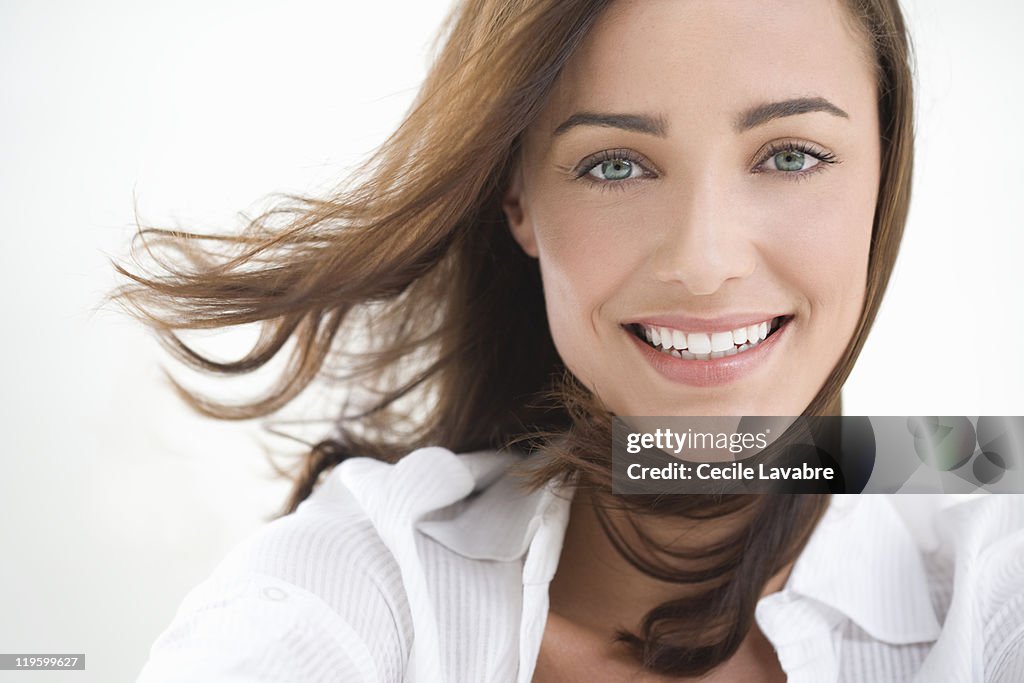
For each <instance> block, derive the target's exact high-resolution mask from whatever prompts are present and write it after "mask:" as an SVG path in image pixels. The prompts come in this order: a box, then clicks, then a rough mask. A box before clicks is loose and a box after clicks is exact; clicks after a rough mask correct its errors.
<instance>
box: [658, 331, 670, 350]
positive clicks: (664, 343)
mask: <svg viewBox="0 0 1024 683" xmlns="http://www.w3.org/2000/svg"><path fill="white" fill-rule="evenodd" d="M658 331H659V332H661V348H663V349H666V350H668V349H671V348H672V338H673V334H672V330H671V329H670V328H668V327H662V328H660V329H659V330H658Z"/></svg>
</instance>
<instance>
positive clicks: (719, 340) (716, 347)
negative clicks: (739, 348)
mask: <svg viewBox="0 0 1024 683" xmlns="http://www.w3.org/2000/svg"><path fill="white" fill-rule="evenodd" d="M732 348H735V344H733V343H732V332H715V333H714V334H712V335H711V351H712V352H714V351H725V350H727V349H732Z"/></svg>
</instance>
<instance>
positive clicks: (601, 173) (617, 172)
mask: <svg viewBox="0 0 1024 683" xmlns="http://www.w3.org/2000/svg"><path fill="white" fill-rule="evenodd" d="M590 174H591V175H594V176H597V177H598V178H601V179H602V180H625V179H627V178H629V177H631V176H632V175H633V162H631V161H627V160H626V159H609V160H608V161H603V162H601V163H600V164H598V165H597V166H595V167H594V168H593V170H591V172H590Z"/></svg>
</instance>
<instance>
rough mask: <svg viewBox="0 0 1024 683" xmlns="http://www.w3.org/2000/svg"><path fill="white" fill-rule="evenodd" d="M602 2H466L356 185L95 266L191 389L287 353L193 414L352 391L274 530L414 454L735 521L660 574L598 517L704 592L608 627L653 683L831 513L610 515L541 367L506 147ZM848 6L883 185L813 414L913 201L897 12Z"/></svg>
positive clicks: (703, 660)
mask: <svg viewBox="0 0 1024 683" xmlns="http://www.w3.org/2000/svg"><path fill="white" fill-rule="evenodd" d="M608 2H609V0H464V1H463V2H461V3H460V4H459V5H458V6H457V7H456V9H455V10H454V11H453V12H452V14H451V15H450V17H449V19H448V21H447V22H446V24H445V26H444V28H443V31H442V33H441V35H440V40H441V43H439V44H440V45H441V49H440V50H439V52H438V56H437V58H436V60H435V63H434V65H433V68H432V69H431V71H430V73H429V75H428V77H427V79H426V81H425V83H424V85H423V87H422V89H421V90H420V93H419V95H418V97H417V99H416V100H415V102H414V104H413V106H412V108H411V109H410V111H409V113H408V114H407V116H406V118H405V120H404V121H403V123H402V124H401V126H400V127H399V128H398V129H397V131H396V132H395V133H394V134H393V135H392V136H391V137H390V138H389V139H388V140H387V141H386V142H385V143H384V144H383V145H382V146H381V147H380V148H379V150H378V151H377V152H376V153H375V154H374V155H373V156H372V157H371V159H370V160H369V163H368V164H367V165H366V169H367V170H366V171H365V172H364V173H363V174H361V175H359V176H358V177H356V178H353V179H352V180H351V181H350V182H348V183H346V184H345V185H343V186H341V187H339V188H338V190H337V192H336V193H334V195H333V196H331V197H329V198H305V197H296V196H287V197H285V198H284V199H283V200H282V201H281V202H280V203H279V204H278V205H277V206H276V207H275V208H273V209H271V210H269V211H267V212H265V213H263V214H261V215H260V216H258V217H256V218H255V219H253V220H251V221H250V222H249V223H248V224H247V225H246V226H245V228H244V230H243V231H241V232H240V233H239V234H222V235H200V234H193V233H186V232H182V231H178V230H165V229H157V228H145V229H142V228H140V229H139V231H138V233H137V234H136V236H135V241H133V243H132V255H133V257H134V258H135V263H136V267H135V268H129V267H125V266H122V265H120V264H117V263H115V264H114V267H115V268H116V269H117V271H118V272H119V273H120V274H121V275H123V276H125V277H127V278H129V279H130V280H131V282H129V283H127V284H125V285H124V286H122V287H121V288H119V289H118V290H117V291H116V292H114V293H113V297H114V298H115V299H116V300H117V301H119V302H120V303H122V304H123V305H125V306H126V307H128V308H129V310H130V311H131V312H132V313H133V314H134V315H136V316H137V317H138V318H140V319H141V320H143V321H144V322H145V323H147V324H148V325H149V326H150V327H151V328H152V329H153V330H154V331H155V333H156V334H157V336H158V338H159V340H160V341H161V342H162V344H163V345H164V346H165V347H166V348H167V349H168V350H169V351H170V352H171V353H172V354H173V355H174V356H175V357H176V358H177V359H178V360H180V361H181V362H182V363H184V364H185V365H187V366H190V367H192V368H195V369H198V370H200V371H204V372H206V373H211V374H218V375H241V374H246V373H251V372H254V371H256V370H258V369H260V368H262V367H264V366H266V364H267V363H268V362H269V361H271V360H272V359H274V358H275V357H277V356H278V355H279V354H287V364H286V366H285V368H284V369H283V370H282V371H281V372H280V373H279V374H278V375H277V378H276V381H275V383H274V384H273V385H272V386H271V387H270V388H269V390H268V391H267V392H266V393H264V394H263V395H261V396H258V397H255V398H253V399H252V400H251V401H247V402H244V403H241V404H228V403H225V402H221V401H215V400H212V399H210V398H209V397H204V396H202V395H200V394H199V393H198V392H194V391H191V390H188V389H186V388H185V387H183V386H181V385H179V384H175V386H176V387H177V389H178V390H179V393H180V394H181V395H182V397H183V398H184V399H185V400H186V401H187V402H188V403H189V404H190V405H191V406H193V407H194V408H195V409H196V410H197V411H199V412H200V413H202V414H205V415H209V416H213V417H217V418H222V419H249V418H255V417H261V416H267V415H270V414H273V413H276V412H277V411H278V410H279V409H281V408H282V407H284V406H285V405H287V404H289V403H290V402H291V401H292V400H293V399H294V398H295V397H296V396H298V395H299V394H300V393H301V392H302V391H303V390H304V389H305V388H306V387H307V386H309V385H310V383H311V382H313V381H314V380H315V379H318V378H321V379H323V378H326V379H329V380H330V381H332V382H335V383H338V382H340V383H343V384H344V385H345V386H346V387H349V388H352V389H353V392H352V394H351V398H350V399H349V400H347V401H346V402H345V403H344V405H343V406H341V407H340V411H339V414H338V415H337V423H336V424H337V426H336V428H335V430H334V432H333V433H332V434H331V435H330V436H329V437H328V438H325V439H323V440H322V441H320V442H319V443H316V444H315V445H314V446H312V448H311V449H310V451H309V452H308V454H307V455H306V456H305V457H304V459H303V460H302V462H301V466H300V468H299V469H298V471H297V472H295V473H293V479H294V486H293V489H292V492H291V495H290V497H289V499H288V501H287V503H286V505H285V507H284V511H285V512H286V513H288V512H291V511H294V510H295V508H296V507H297V505H298V504H299V502H301V501H302V500H303V499H305V498H306V497H307V496H308V495H309V494H310V493H311V491H312V490H313V488H314V487H315V486H316V484H317V481H318V479H319V478H320V476H321V475H322V474H323V473H324V472H326V471H327V470H329V469H330V468H332V467H333V466H334V465H336V464H338V463H339V462H341V461H342V460H343V459H344V458H346V457H350V456H368V457H373V458H378V459H381V460H385V461H388V462H394V461H396V460H397V459H399V458H401V457H402V456H403V455H404V454H405V453H407V452H409V451H410V450H412V449H414V448H417V447H419V446H424V445H440V446H444V447H446V448H449V449H451V450H452V451H454V452H468V451H474V450H479V449H485V448H494V449H500V448H508V447H510V446H512V445H516V446H518V447H519V449H520V450H522V451H523V453H524V456H525V457H524V462H527V461H528V462H529V464H530V467H529V469H528V470H526V469H524V470H522V471H517V472H516V474H517V476H522V477H523V478H524V479H525V480H526V483H527V486H529V487H532V488H536V487H539V486H542V485H543V484H544V483H546V482H548V481H550V480H553V479H554V480H559V481H562V482H566V483H572V484H574V485H576V486H579V487H586V488H588V489H590V490H591V491H593V493H594V494H595V496H594V497H595V500H599V501H600V502H601V505H599V506H598V510H599V511H600V510H602V509H605V508H612V507H615V506H621V507H624V508H625V509H627V510H629V511H632V512H634V513H636V514H638V515H645V514H647V515H651V514H653V515H672V516H681V517H689V518H691V519H707V518H714V517H730V516H732V517H734V518H737V519H742V520H743V523H742V524H740V525H739V526H738V527H737V530H736V531H735V533H733V534H732V535H731V536H729V537H728V538H726V539H725V540H723V541H720V542H716V543H715V545H714V547H708V548H698V549H689V550H687V551H685V552H682V551H679V549H675V550H673V549H670V548H657V547H655V548H650V547H649V548H648V550H650V551H652V552H653V553H655V554H662V555H667V556H668V557H669V561H668V562H667V563H666V562H664V561H662V562H657V563H656V562H653V561H651V560H650V559H648V558H646V557H644V556H643V554H642V553H639V552H637V551H636V550H635V549H634V548H631V547H629V544H627V543H624V542H623V540H622V538H623V536H622V534H621V533H619V531H618V530H617V529H616V528H615V525H612V524H609V523H608V520H607V518H606V517H605V516H604V515H600V518H601V519H602V524H603V525H604V527H605V530H606V532H607V534H608V536H609V539H610V540H611V541H612V542H613V544H614V545H615V547H616V548H617V549H618V550H619V552H620V553H622V554H623V557H625V558H626V559H627V560H628V561H630V562H631V563H632V564H634V565H635V566H637V567H638V568H640V569H641V570H642V571H644V572H646V573H648V574H649V575H651V576H655V577H657V578H660V579H662V580H665V581H673V582H676V583H679V584H689V585H691V586H697V587H698V588H699V589H700V590H698V591H697V593H696V594H693V593H690V594H688V596H689V597H686V598H684V599H680V600H674V601H670V602H668V603H665V604H663V605H659V606H658V607H657V608H655V609H653V610H652V611H651V612H650V613H648V614H647V615H646V618H645V620H644V623H643V625H642V629H641V633H640V634H633V633H630V632H629V631H627V630H620V631H619V634H618V640H620V641H621V642H623V643H625V644H626V645H627V646H628V647H629V648H631V649H632V651H633V652H634V653H635V655H636V658H637V660H638V661H639V662H640V663H641V664H642V665H643V666H644V667H646V668H648V669H650V670H652V671H655V672H659V673H662V674H667V675H698V674H702V673H705V672H707V671H709V670H710V669H712V668H713V667H715V666H716V665H718V664H720V663H721V662H723V661H725V660H726V659H727V658H728V657H729V656H731V655H732V654H733V653H734V652H735V651H736V649H737V648H738V647H739V645H740V643H741V642H742V640H743V639H744V637H745V636H746V634H747V632H748V631H749V629H750V628H751V625H752V624H753V615H754V607H755V605H756V602H757V599H758V597H759V595H760V594H761V592H762V590H763V588H764V586H765V584H766V582H767V581H768V580H769V578H770V577H772V576H773V575H775V574H776V573H777V572H778V571H779V570H780V569H781V568H783V567H785V566H786V565H787V564H788V563H789V562H791V561H792V560H793V559H794V558H795V557H796V556H797V555H798V554H799V552H800V550H801V549H802V548H803V545H804V544H805V542H806V540H807V538H808V537H809V535H810V533H811V531H812V530H813V528H814V526H815V524H816V523H817V520H818V519H819V517H820V515H821V514H822V513H823V511H824V510H825V508H826V507H827V504H828V499H827V497H826V496H817V495H799V496H798V495H791V496H718V497H706V496H674V497H657V496H647V497H644V496H637V497H618V496H616V497H615V498H616V499H617V500H613V498H612V496H611V495H610V452H609V444H610V443H611V438H610V426H609V425H610V416H609V415H608V413H607V412H606V411H604V410H603V409H602V408H601V406H600V402H599V401H598V400H597V397H595V396H592V395H591V394H590V393H589V392H588V391H587V390H586V389H585V388H584V387H583V386H581V384H580V383H579V382H578V381H577V380H576V379H575V378H574V377H573V376H572V375H571V374H570V373H568V372H567V370H566V368H565V367H564V365H563V364H562V361H561V359H560V358H559V357H558V354H557V352H556V351H555V348H554V344H553V342H552V340H551V337H550V333H549V330H548V325H547V319H546V313H545V307H544V296H543V291H542V288H541V280H540V274H539V269H538V266H537V263H536V261H534V260H533V259H530V258H528V257H527V256H526V255H525V254H523V253H522V251H521V250H520V249H519V247H518V246H517V245H516V244H515V242H514V241H513V240H512V238H511V236H510V234H509V230H508V226H507V224H506V221H505V217H504V215H503V213H502V211H501V206H500V205H501V198H502V195H503V191H504V189H505V187H506V185H507V183H508V179H509V173H510V169H511V168H512V165H513V163H514V159H515V156H516V154H517V152H518V149H519V141H520V138H521V135H522V134H523V132H524V130H525V129H526V128H527V127H528V126H529V125H530V123H531V122H532V121H533V120H534V119H535V117H536V116H537V114H538V112H539V111H540V110H541V108H542V107H543V105H544V103H545V101H546V99H547V95H548V93H549V91H550V89H551V87H552V84H553V83H554V81H555V79H556V78H557V77H558V75H559V73H560V72H561V70H562V68H563V66H564V65H565V63H566V61H567V60H568V59H569V57H570V56H571V55H572V54H573V51H574V50H575V49H576V47H577V46H578V45H579V43H580V42H581V40H582V39H583V38H584V36H585V35H586V34H587V31H588V30H589V28H590V27H591V26H592V25H593V23H594V21H595V20H596V19H597V18H598V16H599V15H600V14H601V12H602V11H603V9H604V8H605V7H606V6H607V5H608ZM845 5H846V6H847V8H848V10H849V16H850V17H851V18H852V19H853V20H854V21H853V24H855V25H856V27H857V29H858V30H859V31H860V32H861V34H862V35H863V36H864V37H865V42H866V44H867V45H868V46H869V47H870V51H872V52H873V57H874V59H875V61H876V67H877V74H878V94H879V96H878V107H879V115H880V121H881V127H882V130H881V141H882V161H881V184H880V187H879V195H878V205H877V210H876V216H875V224H874V232H873V238H872V242H871V252H870V261H869V272H868V286H867V293H866V298H865V302H864V308H863V311H862V314H861V318H860V322H859V324H858V326H857V330H856V333H855V334H854V335H853V337H852V339H851V340H850V342H849V345H848V347H847V349H846V351H845V353H844V355H843V357H842V359H841V361H840V362H839V363H838V365H837V366H836V368H835V369H834V371H833V372H832V373H831V375H830V376H829V377H828V379H827V380H826V382H825V383H824V385H823V386H822V388H821V391H820V392H819V393H818V395H817V396H816V397H815V399H814V400H813V401H812V402H811V404H810V405H809V406H808V407H807V410H806V411H805V414H808V415H827V414H838V413H839V412H840V396H839V393H840V389H841V387H842V386H843V383H844V382H845V381H846V378H847V376H848V375H849V372H850V370H851V369H852V366H853V364H854V362H855V360H856V358H857V356H858V355H859V353H860V349H861V346H862V344H863V343H864V340H865V338H866V336H867V334H868V332H869V330H870V328H871V326H872V324H873V322H874V319H875V315H876V313H877V311H878V307H879V304H880V303H881V298H882V295H883V293H884V291H885V288H886V285H887V282H888V280H889V276H890V273H891V271H892V267H893V263H894V261H895V258H896V254H897V250H898V248H899V244H900V240H901V236H902V231H903V225H904V222H905V219H906V214H907V209H908V204H909V199H910V177H911V168H912V154H913V127H912V119H913V115H912V86H911V74H910V67H909V46H908V39H907V37H906V31H905V27H904V24H903V19H902V16H901V13H900V10H899V7H898V5H897V2H896V0H845ZM140 247H143V248H144V249H145V251H146V253H147V254H148V255H149V256H150V257H151V258H152V261H149V262H144V260H143V259H142V258H141V255H142V250H141V249H140ZM250 323H255V324H258V325H259V326H260V330H261V333H260V336H259V339H258V340H257V341H256V342H255V344H254V345H253V347H252V348H251V350H249V351H248V353H246V354H245V355H244V356H242V357H241V358H239V359H237V360H233V361H228V362H225V361H218V360H215V359H213V358H211V357H208V356H206V355H204V354H202V353H200V352H199V351H198V350H196V349H195V348H193V346H190V345H189V344H188V343H186V342H185V341H184V340H183V339H182V337H181V335H180V334H179V332H181V331H183V330H195V329H211V328H223V327H229V326H235V325H243V324H250ZM289 342H291V344H289ZM355 389H358V391H355ZM424 406H426V407H425V408H424ZM755 529H756V530H757V533H752V530H755ZM693 557H700V558H703V560H704V561H702V562H701V563H700V566H701V567H702V569H701V570H700V571H696V570H693V569H692V568H689V569H688V568H685V567H683V566H681V565H679V563H676V566H673V565H672V558H677V559H682V560H685V559H687V558H690V559H692V558H693ZM691 567H692V564H691Z"/></svg>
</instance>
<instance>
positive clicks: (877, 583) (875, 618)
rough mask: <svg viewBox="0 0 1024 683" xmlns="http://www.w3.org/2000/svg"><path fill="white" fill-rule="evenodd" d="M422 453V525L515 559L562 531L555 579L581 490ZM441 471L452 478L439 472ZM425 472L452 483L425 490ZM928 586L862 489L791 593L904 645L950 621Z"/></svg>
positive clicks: (843, 507) (833, 519)
mask: <svg viewBox="0 0 1024 683" xmlns="http://www.w3.org/2000/svg"><path fill="white" fill-rule="evenodd" d="M423 451H431V453H430V455H431V456H432V457H431V458H429V459H428V458H427V457H425V456H426V453H423V452H417V453H422V454H421V455H420V456H419V457H418V458H413V459H412V460H408V458H410V457H412V456H413V455H416V453H414V454H410V456H407V457H406V458H404V459H403V461H402V462H406V464H407V466H408V471H407V472H406V475H407V476H405V477H403V480H404V481H405V482H407V485H406V486H405V487H404V488H405V489H406V491H404V492H403V493H404V494H405V495H407V496H409V497H412V498H414V499H415V498H416V497H417V496H419V497H420V498H421V500H419V504H414V505H411V506H409V508H407V509H414V510H416V511H417V515H416V518H415V519H414V520H413V523H414V524H415V526H416V528H417V529H418V530H419V531H420V532H422V533H424V534H426V535H427V536H430V537H431V538H433V539H434V540H436V541H437V542H439V543H441V544H442V545H444V546H446V547H447V548H449V549H450V550H452V551H453V552H455V553H458V554H459V555H462V556H464V557H467V558H471V559H477V560H498V561H511V560H515V559H518V558H521V557H523V556H524V555H525V554H526V551H527V550H528V549H529V548H530V544H531V542H532V541H533V539H534V536H535V535H536V534H537V531H538V529H539V528H540V527H541V526H542V524H548V525H551V526H553V527H558V528H557V529H553V531H555V532H556V533H551V534H545V535H544V538H545V539H547V540H546V543H547V544H548V545H551V546H552V547H550V548H545V549H544V550H545V551H546V552H545V553H544V554H545V555H551V556H552V558H551V559H552V560H553V563H551V567H550V571H545V572H544V576H542V577H539V578H541V579H544V580H549V579H550V578H551V577H550V576H547V574H552V575H553V572H554V568H555V566H557V557H558V555H559V554H560V553H561V547H560V543H561V539H562V537H563V535H564V532H565V527H566V525H567V523H568V518H569V507H570V504H571V501H572V492H573V488H572V487H556V485H555V484H554V483H548V484H547V485H545V486H544V487H542V488H540V489H538V490H536V491H533V492H530V493H527V492H526V490H525V488H524V487H523V485H522V484H521V483H520V482H519V480H518V479H516V478H514V477H503V476H501V475H502V474H503V473H504V472H505V471H506V470H507V468H508V467H509V466H510V465H512V464H513V463H515V462H517V461H519V460H520V459H521V458H522V457H523V456H522V455H518V454H515V453H510V452H495V451H479V452H476V453H467V454H462V455H455V454H453V453H452V452H451V451H448V450H446V449H442V448H431V449H423ZM402 462H400V463H399V465H402ZM346 464H347V463H346ZM378 464H383V463H378ZM440 472H444V473H446V474H447V476H445V477H444V478H438V477H437V475H438V473H440ZM424 477H426V478H428V479H430V480H432V481H433V482H442V484H443V485H441V486H440V487H438V486H432V487H424V486H422V483H423V481H424ZM444 482H448V483H447V484H444ZM349 483H350V484H351V483H355V482H349ZM417 484H420V485H418V486H417ZM357 488H358V487H357ZM363 490H365V489H363ZM460 499H461V500H460ZM453 502H454V503H456V504H454V505H452V503H453ZM449 506H450V507H449ZM555 545H558V546H559V547H554V546H555ZM928 586H929V579H928V575H927V572H926V571H925V568H924V563H923V561H922V558H921V552H920V550H919V548H918V545H917V543H916V541H915V540H914V537H913V536H912V535H911V533H910V530H909V529H908V528H907V525H906V523H905V522H904V520H903V518H902V517H901V515H900V513H898V512H897V511H896V509H895V508H894V507H893V506H892V504H891V503H890V502H889V500H888V498H887V497H886V496H882V495H867V494H861V495H834V496H833V497H832V503H831V505H830V506H829V509H828V510H827V511H826V513H825V515H824V516H823V518H822V520H821V521H820V522H819V524H818V526H817V527H816V528H815V530H814V532H813V533H812V535H811V538H810V540H809V541H808V543H807V545H806V546H805V548H804V550H803V552H802V553H801V554H800V557H799V558H798V559H797V561H796V563H795V565H794V567H793V571H792V573H791V574H790V577H789V581H788V582H787V584H786V587H785V589H784V590H785V591H787V592H792V593H795V594H798V595H802V596H805V597H807V598H811V599H813V600H816V601H818V602H820V603H822V604H824V605H827V606H828V607H830V608H832V609H835V610H837V611H838V612H839V613H840V614H842V615H844V616H846V617H848V618H849V619H851V620H852V621H854V622H855V623H856V624H857V625H858V626H859V627H860V628H862V629H863V630H864V631H866V632H867V633H868V634H869V635H871V636H872V637H873V638H875V639H877V640H881V641H884V642H888V643H891V644H896V645H899V644H907V643H919V642H932V641H935V640H937V639H938V636H939V632H940V630H941V626H940V624H939V621H938V619H937V617H936V615H935V611H934V608H933V606H932V601H931V596H930V593H929V588H928Z"/></svg>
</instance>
